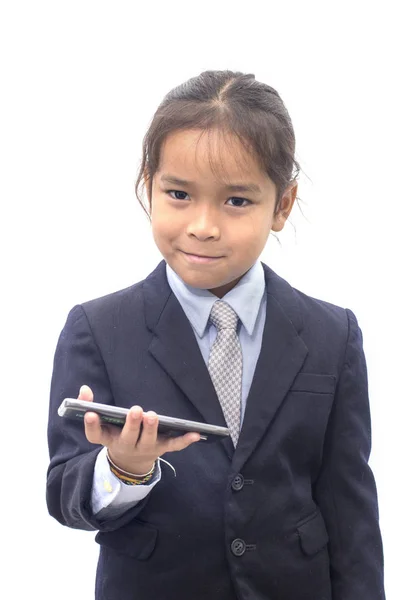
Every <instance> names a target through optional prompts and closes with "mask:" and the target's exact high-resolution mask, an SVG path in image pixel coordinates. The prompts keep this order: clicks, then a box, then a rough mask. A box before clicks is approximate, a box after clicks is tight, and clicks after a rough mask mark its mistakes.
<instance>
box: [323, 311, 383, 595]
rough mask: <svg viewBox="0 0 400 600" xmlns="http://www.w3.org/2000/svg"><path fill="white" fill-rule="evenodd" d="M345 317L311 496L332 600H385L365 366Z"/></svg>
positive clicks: (351, 320)
mask: <svg viewBox="0 0 400 600" xmlns="http://www.w3.org/2000/svg"><path fill="white" fill-rule="evenodd" d="M346 312H347V318H348V339H347V345H346V350H345V356H344V361H343V366H342V369H341V373H340V376H339V380H338V385H337V388H336V394H335V399H334V405H333V409H332V413H331V416H330V421H329V424H328V429H327V432H326V438H325V448H324V456H323V465H322V469H321V472H320V474H319V477H318V480H317V482H316V484H315V489H314V493H315V499H316V502H317V504H318V506H319V507H320V509H321V512H322V515H323V517H324V519H325V523H326V526H327V529H328V534H329V538H330V541H329V552H330V563H331V581H332V600H359V599H360V598H362V599H363V600H384V598H385V592H384V584H383V550H382V540H381V534H380V529H379V514H378V501H377V492H376V486H375V480H374V476H373V474H372V471H371V469H370V467H369V465H368V460H369V456H370V452H371V418H370V408H369V399H368V382H367V367H366V362H365V356H364V351H363V340H362V333H361V330H360V328H359V326H358V323H357V319H356V317H355V315H354V314H353V313H352V312H351V311H350V310H348V309H347V310H346Z"/></svg>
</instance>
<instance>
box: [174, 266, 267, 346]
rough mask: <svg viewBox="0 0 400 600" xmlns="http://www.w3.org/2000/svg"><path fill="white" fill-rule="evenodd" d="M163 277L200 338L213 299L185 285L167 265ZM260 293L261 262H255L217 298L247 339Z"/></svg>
mask: <svg viewBox="0 0 400 600" xmlns="http://www.w3.org/2000/svg"><path fill="white" fill-rule="evenodd" d="M166 273H167V279H168V283H169V285H170V287H171V289H172V291H173V292H174V294H175V296H176V297H177V299H178V301H179V303H180V305H181V306H182V308H183V310H184V312H185V314H186V316H187V318H188V319H189V321H190V323H191V325H192V326H193V328H194V329H195V331H196V333H197V335H198V336H199V337H200V338H202V337H203V336H204V333H205V331H206V327H207V324H208V320H209V317H210V312H211V308H212V306H213V304H214V302H215V301H216V300H218V298H217V296H215V295H214V294H213V293H211V292H209V291H208V290H203V289H199V288H194V287H192V286H190V285H187V284H186V283H185V282H184V281H183V280H182V279H181V278H180V277H179V275H178V274H177V273H175V271H174V270H173V269H171V267H170V266H169V265H168V263H167V267H166ZM264 293H265V278H264V269H263V267H262V264H261V262H260V261H257V262H256V263H255V264H254V265H253V266H252V267H251V269H249V271H247V273H246V274H245V275H244V276H243V277H242V278H241V279H240V281H239V282H238V283H237V284H236V285H235V287H234V288H233V289H232V290H231V291H230V292H228V293H227V294H225V296H223V298H221V300H223V301H224V302H227V303H228V304H229V305H230V306H231V307H232V308H233V310H234V311H235V312H236V314H237V315H238V317H239V319H240V321H241V322H242V323H243V326H244V327H245V329H246V331H247V333H248V334H249V335H252V333H253V330H254V326H255V323H256V320H257V315H258V313H259V310H260V305H261V300H262V298H263V295H264Z"/></svg>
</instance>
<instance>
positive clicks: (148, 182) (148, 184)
mask: <svg viewBox="0 0 400 600" xmlns="http://www.w3.org/2000/svg"><path fill="white" fill-rule="evenodd" d="M143 179H144V182H145V187H146V195H147V203H148V206H149V209H150V212H151V192H152V183H153V182H152V181H151V179H150V178H149V177H148V170H147V167H145V168H144V171H143Z"/></svg>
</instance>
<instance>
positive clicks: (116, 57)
mask: <svg viewBox="0 0 400 600" xmlns="http://www.w3.org/2000/svg"><path fill="white" fill-rule="evenodd" d="M276 4H278V5H279V7H278V8H277V7H276ZM395 7H396V2H394V1H393V2H387V1H384V0H383V1H380V2H366V1H363V2H361V1H360V2H351V1H347V2H338V1H336V2H323V1H319V2H305V1H304V0H303V1H302V2H292V3H289V2H285V1H281V2H274V3H269V2H253V1H250V0H247V1H246V2H233V1H230V2H222V1H220V2H215V1H214V2H211V3H207V2H200V3H198V4H197V5H195V4H193V3H191V2H177V1H173V0H172V1H170V2H154V1H153V2H151V3H146V2H142V3H139V2H137V3H136V2H133V1H131V2H127V1H114V2H102V1H97V2H89V1H86V0H80V1H79V2H76V1H71V0H70V1H69V2H59V1H56V0H52V1H49V2H44V1H40V0H37V1H36V2H19V1H17V0H13V1H12V2H8V3H6V2H3V3H2V4H1V12H0V56H1V74H0V75H1V95H0V102H1V105H2V106H1V110H0V118H1V132H0V144H1V149H0V153H1V154H0V169H1V190H0V193H1V196H0V198H1V215H2V216H1V221H0V226H1V249H2V253H1V258H2V263H1V264H2V268H1V281H2V285H1V287H2V294H1V302H2V307H1V313H0V314H1V316H2V323H1V342H2V343H1V353H2V357H1V363H0V364H1V370H2V377H1V381H2V399H1V401H2V404H3V411H4V412H3V414H2V432H3V440H2V442H3V443H2V453H1V454H2V467H1V492H0V498H1V503H2V509H1V513H2V524H1V533H2V548H3V551H2V554H3V553H6V558H5V563H4V558H3V559H2V561H3V564H2V567H3V576H2V577H3V579H2V589H6V590H7V589H8V590H9V591H8V592H7V598H18V599H19V598H24V597H32V596H36V595H38V597H40V598H42V599H43V600H46V599H50V598H54V597H55V595H56V596H57V598H58V600H65V599H67V598H70V597H74V598H77V599H78V600H79V599H87V598H91V597H93V589H94V574H95V565H96V561H97V551H98V547H97V544H95V542H94V541H93V537H94V534H92V533H88V532H81V531H73V530H68V529H66V528H63V527H61V525H59V524H58V523H57V522H56V521H54V520H53V519H52V518H50V517H49V516H48V514H47V509H46V505H45V474H46V469H47V464H48V455H47V442H46V426H47V404H48V395H49V386H50V377H51V371H52V360H53V355H54V350H55V345H56V343H57V339H58V335H59V333H60V331H61V329H62V327H63V325H64V322H65V319H66V316H67V313H68V311H69V310H70V309H71V308H72V306H73V305H75V304H77V303H80V302H83V301H85V300H89V299H91V298H95V297H98V296H101V295H103V294H106V293H109V292H112V291H115V290H117V289H121V288H123V287H127V286H129V285H131V284H132V283H134V282H136V281H138V280H139V279H142V278H143V277H145V276H146V275H147V274H148V273H149V272H150V271H151V270H152V269H153V268H154V267H155V266H156V264H157V263H158V262H159V260H160V255H159V254H158V251H157V250H156V248H155V245H154V242H153V240H152V236H151V231H150V226H149V224H148V221H147V219H146V216H145V214H144V212H143V211H142V209H141V208H140V207H139V206H138V203H137V201H136V199H135V197H134V191H133V184H134V180H135V176H136V172H137V168H138V163H139V159H140V149H141V142H142V138H143V135H144V133H145V131H146V128H147V126H148V125H149V122H150V119H151V117H152V114H153V113H154V111H155V109H156V108H157V106H158V104H159V103H160V102H161V100H162V98H163V96H164V95H165V94H166V93H167V92H168V91H169V90H170V89H171V88H172V87H175V86H176V85H178V84H180V83H182V82H183V81H185V80H186V79H188V78H189V77H193V76H195V75H198V74H199V73H200V72H201V71H203V70H206V69H225V68H229V69H232V70H240V71H243V72H250V73H254V74H255V76H256V78H257V79H259V80H261V81H263V82H265V83H268V84H270V85H272V86H273V87H275V88H276V89H277V90H278V92H279V93H280V94H281V96H282V98H283V100H284V102H285V104H286V106H287V108H288V110H289V112H290V114H291V117H292V120H293V124H294V128H295V132H296V136H297V158H298V159H299V161H300V163H301V165H302V167H303V170H304V172H305V174H304V173H303V174H302V176H301V178H300V187H299V195H300V197H301V198H302V200H303V205H302V206H303V212H304V214H305V217H303V216H302V215H301V212H300V211H299V210H298V209H297V208H296V210H295V211H294V212H293V216H292V218H291V224H288V225H287V227H286V228H285V230H284V232H283V233H282V234H281V235H280V240H281V244H282V245H281V246H280V245H279V243H277V241H276V239H274V238H272V237H271V238H270V239H269V241H268V243H267V246H266V249H265V252H264V253H263V255H262V259H263V260H264V261H265V262H267V263H268V264H269V265H270V266H271V267H272V268H273V269H274V270H276V271H277V272H278V273H279V274H280V275H282V276H283V277H285V278H286V279H288V280H289V282H290V283H291V284H292V285H293V286H295V287H298V288H299V289H301V290H302V291H304V292H305V293H308V294H310V295H313V296H315V297H317V298H321V299H324V300H328V301H330V302H333V303H336V304H339V305H341V306H345V307H349V308H351V309H352V310H353V311H354V312H355V314H356V316H357V318H358V320H359V323H360V326H361V328H362V330H363V334H364V348H365V353H366V356H367V362H368V368H369V381H370V402H371V413H372V423H373V450H372V455H371V466H372V467H373V469H374V473H375V477H376V482H377V486H378V491H379V502H380V514H381V528H382V534H383V539H384V548H385V558H386V589H387V598H389V599H393V600H394V599H395V598H398V597H399V592H400V584H399V583H398V580H397V577H396V575H397V570H398V568H397V567H398V565H397V560H396V559H397V556H396V554H398V553H397V552H396V548H397V543H398V539H399V535H400V530H399V525H398V510H397V509H398V495H397V489H398V481H397V479H398V459H399V451H398V417H399V408H398V402H399V392H398V358H399V352H398V339H399V334H400V329H399V319H398V293H397V290H398V287H399V286H398V281H397V278H398V256H399V244H398V235H399V234H398V220H399V214H400V213H399V185H398V165H399V150H398V144H399V133H400V131H399V129H400V128H399V110H398V109H399V106H400V98H399V92H398V56H399V44H398V30H397V25H396V22H397V21H396V18H395ZM294 227H295V229H294ZM396 256H397V261H396V260H395V257H396ZM77 383H78V382H77ZM82 383H84V382H82ZM6 416H8V417H12V418H11V419H10V420H8V419H6ZM4 434H5V439H4ZM3 556H4V554H3ZM4 578H5V579H4Z"/></svg>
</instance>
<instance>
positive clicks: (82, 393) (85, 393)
mask: <svg viewBox="0 0 400 600" xmlns="http://www.w3.org/2000/svg"><path fill="white" fill-rule="evenodd" d="M78 400H87V401H88V402H93V392H92V390H91V389H90V387H89V386H88V385H81V387H80V390H79V396H78Z"/></svg>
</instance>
